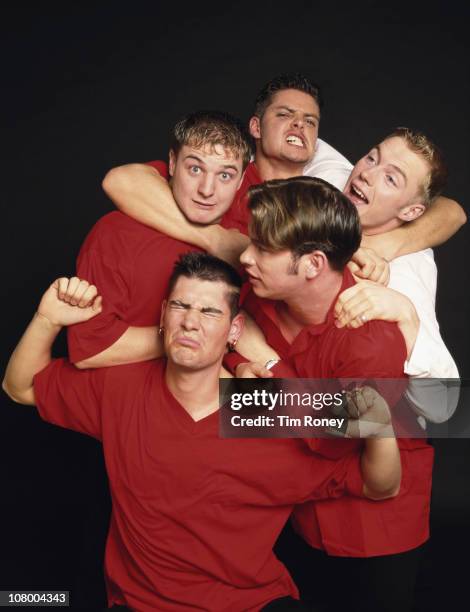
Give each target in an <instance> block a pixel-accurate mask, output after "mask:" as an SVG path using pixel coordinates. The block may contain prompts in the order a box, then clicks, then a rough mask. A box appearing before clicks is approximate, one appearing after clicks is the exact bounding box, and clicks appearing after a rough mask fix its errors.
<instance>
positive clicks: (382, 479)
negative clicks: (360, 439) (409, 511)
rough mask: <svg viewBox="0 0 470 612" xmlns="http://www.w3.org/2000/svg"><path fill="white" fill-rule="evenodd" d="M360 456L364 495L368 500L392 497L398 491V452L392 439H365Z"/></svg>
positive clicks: (399, 463)
mask: <svg viewBox="0 0 470 612" xmlns="http://www.w3.org/2000/svg"><path fill="white" fill-rule="evenodd" d="M364 444H365V445H364V450H363V452H362V456H361V469H362V476H363V479H364V489H363V492H364V495H365V496H366V497H369V498H370V499H377V500H380V499H387V498H389V497H394V496H395V495H397V494H398V491H399V490H400V482H401V461H400V451H399V449H398V444H397V441H396V439H395V438H394V437H389V438H367V439H366V440H365V443H364Z"/></svg>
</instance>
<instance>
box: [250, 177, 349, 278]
mask: <svg viewBox="0 0 470 612" xmlns="http://www.w3.org/2000/svg"><path fill="white" fill-rule="evenodd" d="M249 208H250V210H251V223H250V236H251V238H252V240H253V241H254V242H255V244H256V243H257V244H259V245H260V246H262V247H264V248H266V249H267V250H270V251H274V252H276V251H283V250H285V249H288V250H289V251H291V252H292V255H293V260H294V262H295V261H297V260H298V259H299V258H300V257H302V255H305V254H307V253H311V252H313V251H316V250H318V251H322V252H323V253H324V254H325V255H326V257H327V259H328V262H329V264H330V266H331V267H332V269H333V270H338V271H341V270H342V269H343V268H344V266H345V265H346V263H347V262H348V261H349V260H350V259H351V257H352V255H353V253H354V252H355V251H357V249H358V248H359V246H360V243H361V224H360V221H359V215H358V213H357V210H356V207H355V206H354V205H353V204H352V203H351V202H350V201H349V200H348V198H347V197H346V196H345V195H344V194H343V193H341V191H339V190H338V189H336V187H333V185H330V184H329V183H327V182H326V181H323V180H322V179H318V178H312V177H309V176H298V177H294V178H289V179H279V180H272V181H267V182H266V183H263V184H261V185H257V186H256V187H252V188H251V189H250V203H249Z"/></svg>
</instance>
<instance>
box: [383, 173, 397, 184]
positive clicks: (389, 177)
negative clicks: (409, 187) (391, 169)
mask: <svg viewBox="0 0 470 612" xmlns="http://www.w3.org/2000/svg"><path fill="white" fill-rule="evenodd" d="M385 178H386V180H387V182H388V183H390V184H391V185H396V184H397V183H396V181H395V179H394V178H393V176H391V175H390V174H387V176H386V177H385Z"/></svg>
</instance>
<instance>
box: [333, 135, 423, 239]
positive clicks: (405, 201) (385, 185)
mask: <svg viewBox="0 0 470 612" xmlns="http://www.w3.org/2000/svg"><path fill="white" fill-rule="evenodd" d="M429 170H430V169H429V165H428V163H427V162H426V160H424V159H423V158H422V157H421V156H420V155H418V154H417V153H414V152H413V151H412V150H411V149H409V148H408V146H407V144H406V142H405V141H404V140H403V139H402V138H400V137H398V136H394V137H392V138H388V139H387V140H384V141H383V142H381V143H380V144H379V145H377V146H376V147H374V148H373V149H371V150H370V151H369V153H368V154H367V155H366V156H365V157H363V158H362V159H360V160H359V161H358V162H357V164H356V165H355V166H354V168H353V170H352V172H351V175H350V177H349V179H348V182H347V183H346V186H345V188H344V194H345V195H346V196H347V197H348V198H349V199H350V200H351V202H352V203H353V204H354V205H355V206H356V208H357V210H358V212H359V216H360V218H361V224H362V229H363V231H364V233H366V234H379V233H382V232H386V231H389V230H391V229H393V228H395V227H398V226H399V225H401V224H402V223H404V222H406V221H412V220H413V219H416V217H419V216H420V215H421V214H422V213H423V212H424V210H425V206H424V204H423V203H422V200H421V198H420V194H421V191H422V185H423V184H424V183H425V181H426V179H427V177H428V174H429Z"/></svg>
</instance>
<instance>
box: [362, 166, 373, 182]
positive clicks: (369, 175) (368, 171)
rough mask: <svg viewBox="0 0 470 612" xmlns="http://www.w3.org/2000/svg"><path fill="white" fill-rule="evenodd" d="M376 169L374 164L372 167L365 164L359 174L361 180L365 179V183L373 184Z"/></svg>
mask: <svg viewBox="0 0 470 612" xmlns="http://www.w3.org/2000/svg"><path fill="white" fill-rule="evenodd" d="M374 170H375V167H374V166H372V167H369V166H365V167H364V168H363V169H362V170H361V172H360V174H359V176H360V178H361V180H363V181H364V183H367V185H369V186H370V185H372V181H373V179H374Z"/></svg>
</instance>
